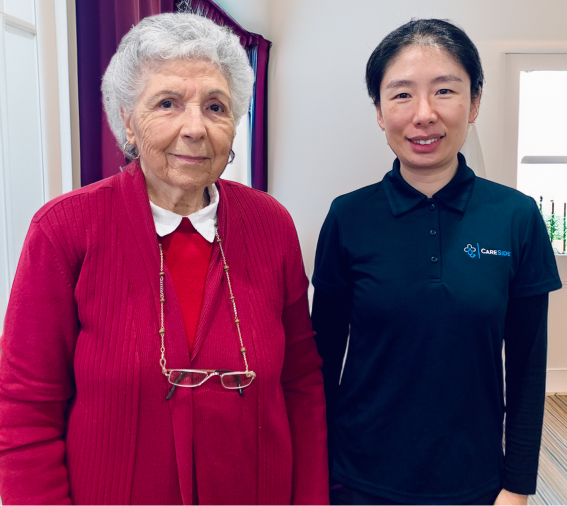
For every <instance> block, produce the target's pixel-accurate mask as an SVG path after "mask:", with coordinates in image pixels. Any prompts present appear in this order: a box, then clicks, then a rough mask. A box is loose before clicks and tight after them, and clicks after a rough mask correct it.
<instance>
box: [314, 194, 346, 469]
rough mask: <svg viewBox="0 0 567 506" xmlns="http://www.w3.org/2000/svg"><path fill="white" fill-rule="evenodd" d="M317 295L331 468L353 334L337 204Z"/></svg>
mask: <svg viewBox="0 0 567 506" xmlns="http://www.w3.org/2000/svg"><path fill="white" fill-rule="evenodd" d="M313 285H314V286H315V294H314V297H313V309H312V312H311V320H312V322H313V330H315V332H316V336H315V341H316V343H317V349H318V351H319V354H320V355H321V358H322V359H323V378H324V382H325V398H326V401H327V427H328V431H329V441H328V445H329V465H330V467H332V460H333V453H334V440H333V427H334V420H335V413H336V406H337V398H338V392H339V380H340V376H341V371H342V365H343V358H344V354H345V350H346V346H347V341H348V336H349V331H350V310H351V305H352V282H351V275H350V267H349V263H348V255H347V252H346V249H345V248H344V247H343V244H342V235H341V227H340V222H339V217H338V214H337V206H336V204H335V203H333V205H332V206H331V209H330V211H329V214H328V216H327V218H326V220H325V222H324V224H323V227H322V229H321V233H320V235H319V241H318V244H317V253H316V257H315V272H314V274H313Z"/></svg>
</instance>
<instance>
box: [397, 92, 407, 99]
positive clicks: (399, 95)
mask: <svg viewBox="0 0 567 506" xmlns="http://www.w3.org/2000/svg"><path fill="white" fill-rule="evenodd" d="M409 96H410V95H409V93H398V94H397V95H396V98H409Z"/></svg>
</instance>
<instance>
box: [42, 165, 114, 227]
mask: <svg viewBox="0 0 567 506" xmlns="http://www.w3.org/2000/svg"><path fill="white" fill-rule="evenodd" d="M122 174H124V173H122ZM122 174H116V175H115V176H111V177H109V178H107V179H103V180H101V181H97V182H96V183H92V184H90V185H87V186H83V187H82V188H77V189H76V190H73V191H70V192H67V193H64V194H63V195H60V196H59V197H56V198H54V199H53V200H50V201H49V202H47V203H46V204H44V205H43V206H42V207H40V208H39V210H38V211H37V212H36V213H35V215H34V217H33V219H32V221H33V222H40V221H42V220H43V219H45V218H46V217H49V216H52V215H53V214H57V213H59V212H61V211H62V210H63V209H65V208H69V207H73V208H76V206H77V205H79V203H80V202H83V203H84V202H86V201H88V200H92V199H93V198H94V199H95V200H96V198H97V196H99V195H101V194H102V193H104V192H106V191H108V190H111V189H112V188H114V187H115V186H116V181H117V178H119V177H121V175H122ZM81 209H84V205H81Z"/></svg>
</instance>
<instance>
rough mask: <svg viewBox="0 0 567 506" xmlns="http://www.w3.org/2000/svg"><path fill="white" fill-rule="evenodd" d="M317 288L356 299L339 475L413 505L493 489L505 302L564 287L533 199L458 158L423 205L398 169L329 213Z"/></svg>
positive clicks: (497, 475) (499, 469)
mask: <svg viewBox="0 0 567 506" xmlns="http://www.w3.org/2000/svg"><path fill="white" fill-rule="evenodd" d="M313 284H314V286H315V288H316V289H317V290H321V291H323V292H326V293H332V294H337V295H342V294H345V293H349V294H350V296H351V297H352V309H351V314H350V341H349V350H348V357H347V360H346V364H345V367H344V372H343V376H342V381H341V385H340V387H339V392H338V398H337V408H336V418H335V422H334V441H335V453H334V463H333V469H332V472H333V476H334V477H335V478H336V479H337V480H339V481H341V482H342V483H344V484H346V485H350V486H352V487H353V488H356V489H358V490H361V491H363V492H367V493H369V494H374V495H377V496H381V497H389V498H391V499H393V500H395V501H399V502H408V503H411V502H414V501H415V500H416V499H418V500H421V501H423V500H426V501H427V502H430V503H432V504H433V503H458V502H464V501H467V500H472V499H475V498H477V497H480V496H482V495H483V494H486V493H488V492H490V491H492V490H494V489H495V488H497V487H499V486H500V484H501V480H502V473H503V450H502V424H503V418H504V399H503V370H502V369H503V366H502V340H503V335H504V322H505V315H506V309H507V304H508V299H509V297H529V296H535V295H541V294H544V293H547V292H549V291H551V290H556V289H558V288H560V287H561V282H560V279H559V276H558V273H557V267H556V263H555V258H554V255H553V252H552V249H551V245H550V242H549V237H548V235H547V231H546V229H545V225H544V223H543V220H542V218H541V215H540V213H539V211H538V208H537V206H536V203H535V201H534V200H533V199H532V198H530V197H527V196H526V195H524V194H522V193H520V192H518V191H516V190H513V189H511V188H508V187H505V186H502V185H499V184H496V183H493V182H490V181H487V180H484V179H481V178H478V177H476V176H475V175H474V173H473V171H472V170H471V169H470V168H468V167H467V166H466V162H465V159H464V157H463V156H462V155H461V154H459V167H458V170H457V172H456V174H455V176H454V178H453V179H452V180H451V181H450V182H449V184H447V185H446V186H445V187H444V188H442V189H441V190H440V191H438V192H437V193H436V194H435V195H434V196H433V197H432V198H430V199H429V198H427V197H426V196H425V195H423V194H422V193H420V192H419V191H418V190H416V189H414V188H413V187H411V186H410V185H409V184H408V183H406V182H405V181H404V179H403V178H402V177H401V174H400V166H399V161H398V160H396V161H395V162H394V167H393V170H392V171H391V172H389V173H388V174H386V176H385V177H384V179H383V180H382V182H380V183H377V184H374V185H371V186H368V187H365V188H362V189H360V190H357V191H355V192H352V193H349V194H347V195H343V196H341V197H339V198H337V199H336V200H335V201H334V202H333V204H332V206H331V209H330V211H329V214H328V216H327V219H326V221H325V223H324V225H323V228H322V231H321V235H320V238H319V243H318V247H317V255H316V262H315V273H314V276H313ZM424 498H425V499H424ZM427 498H429V500H427Z"/></svg>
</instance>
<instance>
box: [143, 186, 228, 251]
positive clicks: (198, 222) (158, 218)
mask: <svg viewBox="0 0 567 506" xmlns="http://www.w3.org/2000/svg"><path fill="white" fill-rule="evenodd" d="M207 190H208V191H209V198H210V202H209V205H208V206H206V207H204V208H203V209H200V210H199V211H197V212H195V213H193V214H190V215H188V216H186V218H189V221H190V222H191V224H192V225H193V227H195V230H196V231H197V232H199V234H201V235H202V236H203V237H204V238H205V239H206V240H207V241H208V242H213V240H214V238H215V221H216V219H217V209H218V207H219V192H218V190H217V187H216V186H215V185H214V184H212V185H209V186H207ZM150 207H151V208H152V216H153V218H154V224H155V226H156V232H157V234H158V235H159V236H160V237H163V236H164V235H167V234H171V232H173V231H174V230H176V229H177V227H178V226H179V224H180V223H181V220H182V219H183V218H184V217H183V216H181V215H180V214H176V213H174V212H172V211H169V210H167V209H163V208H162V207H159V206H156V205H155V204H154V203H153V202H152V201H151V200H150Z"/></svg>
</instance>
